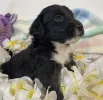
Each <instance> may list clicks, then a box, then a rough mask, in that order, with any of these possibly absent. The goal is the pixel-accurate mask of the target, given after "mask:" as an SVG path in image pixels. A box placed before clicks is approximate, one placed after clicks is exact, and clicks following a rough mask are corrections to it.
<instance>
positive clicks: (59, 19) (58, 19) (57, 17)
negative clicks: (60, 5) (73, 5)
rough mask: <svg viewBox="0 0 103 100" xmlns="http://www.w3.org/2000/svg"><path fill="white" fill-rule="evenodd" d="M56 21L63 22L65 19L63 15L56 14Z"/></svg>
mask: <svg viewBox="0 0 103 100" xmlns="http://www.w3.org/2000/svg"><path fill="white" fill-rule="evenodd" d="M55 21H56V22H62V21H63V16H61V15H56V16H55Z"/></svg>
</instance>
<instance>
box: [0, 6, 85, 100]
mask: <svg viewBox="0 0 103 100" xmlns="http://www.w3.org/2000/svg"><path fill="white" fill-rule="evenodd" d="M30 34H31V35H32V36H33V39H32V43H31V44H30V46H29V47H28V48H27V49H25V50H23V51H21V52H20V53H18V54H16V55H14V56H13V57H12V58H11V60H10V61H8V62H6V63H4V64H3V65H2V66H1V70H2V72H3V73H4V74H8V75H9V78H10V79H12V78H19V77H22V76H29V77H31V79H32V80H34V79H35V78H39V79H40V81H41V82H42V84H43V86H44V87H45V89H47V88H48V86H51V88H50V91H51V90H55V91H56V92H57V100H63V95H62V93H61V91H60V82H59V81H60V80H59V79H60V73H61V68H63V67H67V68H68V70H71V66H72V65H71V64H74V63H73V60H72V57H71V56H70V55H69V53H71V51H70V48H69V46H70V44H72V43H75V42H76V41H77V40H78V39H79V38H80V37H81V36H82V35H83V34H84V30H83V25H82V24H81V23H80V22H79V21H77V20H76V19H75V18H74V15H73V13H72V11H71V10H70V9H68V8H67V7H65V6H60V5H52V6H49V7H47V8H44V9H43V10H42V11H41V13H40V14H39V15H38V17H37V19H36V20H35V21H34V22H33V24H32V25H31V28H30Z"/></svg>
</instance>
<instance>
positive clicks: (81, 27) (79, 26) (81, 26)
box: [75, 20, 84, 36]
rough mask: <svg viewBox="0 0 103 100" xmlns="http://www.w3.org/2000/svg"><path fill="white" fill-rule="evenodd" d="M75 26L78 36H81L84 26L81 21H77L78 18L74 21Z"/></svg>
mask: <svg viewBox="0 0 103 100" xmlns="http://www.w3.org/2000/svg"><path fill="white" fill-rule="evenodd" d="M75 26H76V28H77V30H78V31H79V33H80V34H79V36H82V35H83V34H84V28H83V25H82V23H81V22H79V21H78V20H76V21H75Z"/></svg>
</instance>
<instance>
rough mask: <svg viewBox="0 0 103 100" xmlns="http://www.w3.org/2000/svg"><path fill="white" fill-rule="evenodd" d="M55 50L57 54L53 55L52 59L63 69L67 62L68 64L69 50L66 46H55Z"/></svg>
mask: <svg viewBox="0 0 103 100" xmlns="http://www.w3.org/2000/svg"><path fill="white" fill-rule="evenodd" d="M55 50H56V52H57V53H53V56H52V59H53V60H55V61H56V62H58V63H60V64H62V67H64V66H65V64H66V63H67V62H70V52H71V50H70V48H69V47H68V46H65V45H61V46H56V49H55Z"/></svg>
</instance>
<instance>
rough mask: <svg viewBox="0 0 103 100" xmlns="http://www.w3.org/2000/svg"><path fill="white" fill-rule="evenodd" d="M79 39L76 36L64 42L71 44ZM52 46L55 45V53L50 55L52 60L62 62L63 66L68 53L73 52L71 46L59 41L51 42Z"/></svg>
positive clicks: (66, 60)
mask: <svg viewBox="0 0 103 100" xmlns="http://www.w3.org/2000/svg"><path fill="white" fill-rule="evenodd" d="M79 39H80V37H76V38H73V39H71V40H68V41H66V44H72V43H75V42H77V41H78V40H79ZM53 44H54V46H55V51H56V52H57V53H53V55H52V60H55V61H56V62H58V63H60V64H62V66H63V67H64V64H65V63H66V62H69V61H70V60H69V57H70V56H69V54H70V53H73V50H72V48H71V47H70V45H66V44H61V43H59V42H53Z"/></svg>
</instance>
